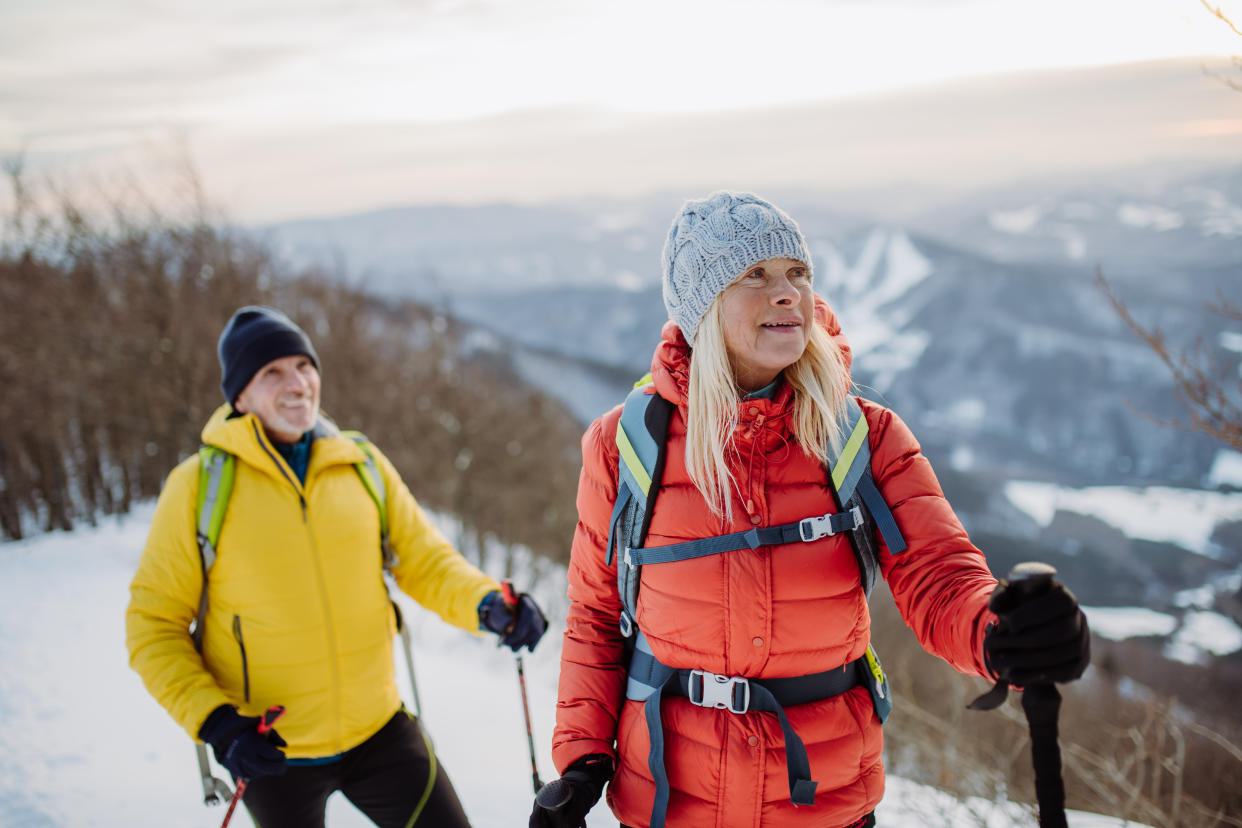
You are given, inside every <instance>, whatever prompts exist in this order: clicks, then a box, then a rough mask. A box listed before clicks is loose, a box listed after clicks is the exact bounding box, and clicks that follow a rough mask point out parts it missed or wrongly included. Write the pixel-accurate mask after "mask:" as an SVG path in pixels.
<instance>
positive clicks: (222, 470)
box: [190, 445, 237, 650]
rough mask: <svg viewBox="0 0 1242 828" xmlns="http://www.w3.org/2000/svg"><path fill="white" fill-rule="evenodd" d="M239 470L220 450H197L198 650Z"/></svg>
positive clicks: (195, 632)
mask: <svg viewBox="0 0 1242 828" xmlns="http://www.w3.org/2000/svg"><path fill="white" fill-rule="evenodd" d="M236 466H237V458H236V457H234V456H233V455H232V454H230V453H229V452H227V451H225V450H224V449H222V448H219V447H218V446H206V445H205V446H200V447H199V449H198V494H197V496H196V503H195V510H194V514H195V515H196V516H197V518H196V521H197V523H196V526H195V532H194V539H195V541H196V543H197V544H198V559H199V565H200V566H201V569H202V575H203V586H202V590H201V593H200V595H199V598H198V613H197V615H196V616H195V618H194V628H193V629H192V630H191V631H190V637H191V638H192V639H193V641H194V646H195V648H196V649H199V650H201V649H202V646H203V618H204V617H205V616H206V614H207V573H208V572H210V571H211V567H212V565H213V564H215V562H216V545H217V544H218V543H219V541H220V527H221V526H223V525H224V514H225V512H227V511H228V508H229V497H230V496H231V495H232V493H233V471H234V469H235V468H236Z"/></svg>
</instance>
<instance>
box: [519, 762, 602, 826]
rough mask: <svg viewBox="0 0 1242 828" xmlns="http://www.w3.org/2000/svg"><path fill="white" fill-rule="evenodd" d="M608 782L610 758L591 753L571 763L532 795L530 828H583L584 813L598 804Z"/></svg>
mask: <svg viewBox="0 0 1242 828" xmlns="http://www.w3.org/2000/svg"><path fill="white" fill-rule="evenodd" d="M609 779H612V759H611V757H609V756H606V755H605V754H603V753H592V754H590V755H589V756H583V757H582V758H580V759H576V760H574V763H573V764H572V765H570V766H569V767H567V768H565V775H564V776H562V777H561V778H560V779H553V780H552V781H551V782H549V783H548V784H546V785H544V786H543V787H542V788H540V789H539V793H538V794H536V795H535V807H534V808H533V809H532V810H531V812H530V828H586V815H587V811H589V810H591V808H592V807H594V805H595V803H596V802H598V801H599V796H600V794H601V793H603V792H604V785H605V784H607V782H608V780H609Z"/></svg>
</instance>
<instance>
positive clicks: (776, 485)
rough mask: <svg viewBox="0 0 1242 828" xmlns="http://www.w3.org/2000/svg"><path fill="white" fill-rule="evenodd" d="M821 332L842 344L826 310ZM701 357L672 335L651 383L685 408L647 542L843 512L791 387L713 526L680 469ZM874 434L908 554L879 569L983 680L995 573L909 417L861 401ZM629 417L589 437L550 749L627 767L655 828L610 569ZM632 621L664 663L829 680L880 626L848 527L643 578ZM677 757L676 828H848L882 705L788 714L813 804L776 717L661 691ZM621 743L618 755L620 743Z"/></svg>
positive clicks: (741, 454)
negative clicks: (805, 438) (803, 431)
mask: <svg viewBox="0 0 1242 828" xmlns="http://www.w3.org/2000/svg"><path fill="white" fill-rule="evenodd" d="M816 315H817V320H818V322H819V324H821V325H822V326H823V327H824V328H825V329H827V330H828V331H829V333H830V334H832V335H833V336H834V337H836V338H837V341H838V342H839V343H840V344H842V345H843V347H845V348H846V355H847V358H848V354H849V351H848V346H847V345H845V342H844V339H843V338H842V337H841V336H840V326H839V324H838V323H837V320H836V317H835V316H834V315H833V314H832V311H831V310H830V309H829V308H828V306H827V304H826V303H823V302H822V301H819V302H818V303H817V308H816ZM689 357H690V351H689V348H688V346H687V345H686V342H685V340H684V339H683V338H682V336H681V332H680V331H679V330H678V329H677V327H676V326H675V325H673V324H672V323H669V324H668V325H666V326H665V329H664V332H663V339H662V341H661V343H660V345H659V347H658V348H657V350H656V353H655V357H654V358H653V365H652V376H653V379H654V382H655V386H656V389H657V390H658V392H659V393H660V395H661V396H663V397H664V398H665V399H668V400H670V401H672V402H674V403H675V404H676V405H677V410H675V411H674V413H673V415H672V418H671V422H670V425H669V429H668V459H667V461H666V466H665V469H664V477H663V486H662V488H661V491H660V496H659V498H658V499H657V500H656V506H655V511H654V514H653V516H652V520H651V528H650V531H649V533H648V535H647V542H646V544H645V545H646V546H662V545H665V544H670V543H679V542H681V541H685V540H690V539H694V538H702V537H709V536H714V535H722V534H726V533H729V532H738V531H745V530H747V529H750V528H751V527H752V526H755V525H757V526H775V525H779V524H783V523H788V522H791V521H795V520H799V519H801V518H804V517H809V516H811V515H818V514H823V513H824V512H827V511H831V510H832V509H833V506H832V497H831V493H830V491H829V489H828V481H827V476H826V472H825V470H824V468H823V467H822V466H821V465H820V463H819V462H818V461H817V460H815V459H814V458H813V457H810V456H809V455H807V454H805V453H804V452H803V451H802V450H801V449H799V448H798V447H797V444H796V443H795V441H794V438H793V435H792V434H791V432H790V422H791V408H792V406H791V400H792V392H791V390H790V388H789V386H788V385H785V386H783V387H782V388H781V389H780V390H778V391H777V392H776V395H775V397H774V398H773V399H770V400H768V399H754V400H746V401H743V402H742V403H741V421H740V423H739V425H738V429H737V431H736V433H735V435H734V445H735V446H736V453H735V454H733V455H731V456H730V464H731V470H732V472H733V474H734V475H735V479H736V482H737V487H738V488H737V491H736V493H735V497H734V503H733V510H734V512H733V519H732V522H731V523H728V524H726V523H725V521H724V520H723V519H720V518H716V517H713V516H712V515H711V513H710V512H709V510H708V508H707V505H706V504H705V502H704V500H703V498H702V496H701V495H700V494H699V492H698V490H697V489H696V488H695V487H694V485H693V484H692V483H691V482H690V479H689V475H688V474H687V472H686V467H685V460H684V451H685V435H686V425H685V404H686V401H685V395H686V387H687V382H688V378H689V370H690V364H689ZM861 405H862V409H863V412H864V414H865V416H866V418H867V423H868V425H869V427H870V430H871V434H870V444H871V452H872V461H871V465H872V470H873V474H874V476H875V480H876V483H877V484H878V485H879V488H880V491H881V492H882V494H883V495H884V499H885V501H886V502H887V503H888V504H889V505H890V507H891V508H892V512H893V516H894V517H895V518H896V520H897V524H898V526H899V528H900V529H901V532H902V534H903V535H904V537H905V539H906V541H907V543H908V548H907V549H906V551H904V552H903V553H901V554H900V555H898V556H895V557H894V556H892V555H890V554H889V552H888V550H887V548H881V552H880V555H881V568H882V571H883V573H884V577H885V578H886V580H887V581H888V585H889V588H890V589H891V591H892V593H893V595H894V597H895V598H896V602H897V606H898V607H899V609H900V610H901V613H902V616H903V617H904V618H905V620H906V622H907V623H908V624H909V625H910V627H911V628H912V629H913V630H914V632H915V634H916V635H917V636H918V639H919V641H920V642H921V643H922V645H923V646H924V647H925V648H926V649H927V650H929V651H931V652H932V653H935V654H936V655H938V656H940V657H942V658H944V659H945V660H947V661H948V662H949V663H951V664H952V665H953V666H954V667H956V668H957V669H958V670H961V671H962V672H965V673H971V674H976V675H986V671H985V667H984V664H983V655H982V653H983V632H984V628H985V626H986V624H987V623H988V622H989V621H991V620H993V618H994V616H992V614H991V613H990V612H989V611H988V610H987V600H988V595H989V594H990V593H991V591H992V588H993V587H994V586H995V584H996V581H995V579H994V578H993V577H992V575H991V573H990V572H989V571H988V568H987V564H986V563H985V561H984V558H983V555H982V554H981V553H980V552H979V550H978V549H976V548H975V547H974V546H973V545H972V544H971V543H970V540H969V539H968V538H967V536H966V532H965V530H963V528H962V526H961V524H960V523H959V522H958V520H957V518H956V516H955V515H954V514H953V511H952V509H951V508H950V507H949V504H948V502H947V501H946V500H945V499H944V495H943V494H942V492H941V490H940V486H939V484H938V483H937V481H936V478H935V475H934V474H933V473H932V469H931V466H930V465H929V464H928V462H927V460H926V458H924V457H923V455H922V453H921V452H920V449H919V445H918V443H917V442H916V441H915V439H914V436H913V435H912V434H911V433H910V431H909V429H907V428H906V426H905V424H904V423H902V421H901V420H899V419H898V418H897V416H896V415H895V414H893V413H892V412H891V411H889V410H887V409H885V408H883V407H881V406H879V405H876V404H874V403H869V402H865V401H862V402H861ZM620 414H621V408H620V406H618V407H617V408H615V409H613V410H612V411H611V412H609V413H608V414H606V415H604V416H603V417H601V418H600V419H599V420H596V421H595V422H594V423H593V424H592V425H591V427H590V429H589V430H588V431H587V433H586V435H585V436H584V437H583V441H582V449H583V469H582V477H581V481H580V483H579V487H578V516H579V522H578V527H577V531H576V533H575V536H574V543H573V550H572V555H571V561H570V569H569V598H570V601H571V604H570V610H569V617H568V621H567V626H566V630H565V639H564V645H563V650H562V661H561V675H560V693H559V699H558V701H557V721H556V730H555V734H554V737H553V755H554V758H555V760H556V764H557V767H558V768H560V769H561V771H562V772H563V771H564V769H565V768H566V767H567V766H568V765H569V764H570V763H571V762H573V761H574V760H575V759H577V758H579V757H581V756H584V755H586V754H591V753H606V754H609V755H612V756H615V757H616V759H617V766H618V767H617V773H616V776H615V778H614V779H613V781H612V783H611V784H610V785H609V787H608V802H609V804H610V805H611V806H612V810H613V812H614V813H615V814H616V815H617V817H618V818H619V819H620V820H621V821H622V822H623V823H625V824H626V825H631V826H646V825H648V823H649V820H650V815H651V805H652V800H653V797H654V792H655V787H654V783H653V781H652V777H651V773H650V771H649V770H648V766H647V755H648V749H649V746H650V741H649V737H648V734H647V727H646V723H645V720H644V718H643V712H642V703H641V702H636V701H627V700H626V699H625V683H626V664H625V663H623V659H624V655H623V653H624V644H623V640H622V637H621V635H620V632H619V630H618V627H617V619H618V616H619V614H620V612H621V603H620V599H619V598H618V595H617V586H616V570H615V569H614V568H613V567H611V566H608V565H606V564H605V555H604V546H605V544H606V542H607V538H608V521H609V517H610V515H611V513H612V506H613V503H614V501H615V499H616V493H617V487H616V480H617V462H618V452H617V447H616V444H615V442H614V438H615V434H616V429H617V422H618V420H619V418H620ZM637 622H638V627H639V628H640V629H641V630H642V631H643V632H644V633H645V634H646V636H647V639H648V640H649V642H650V644H651V648H652V651H653V652H654V653H655V655H656V656H657V658H659V660H660V661H661V662H663V663H664V664H666V665H668V666H670V667H676V668H699V669H703V670H708V671H711V672H714V673H719V674H725V675H739V676H746V677H749V678H772V677H780V676H800V675H804V674H807V673H815V672H819V671H823V670H829V669H832V668H835V667H839V666H841V665H842V664H846V663H848V662H850V661H853V660H854V659H857V658H859V657H860V656H862V655H863V654H864V651H865V650H866V647H867V643H868V641H869V638H870V623H871V620H870V615H869V612H868V608H867V602H866V598H865V596H864V594H863V590H862V586H861V582H860V576H859V571H858V565H857V563H856V562H855V559H854V554H853V551H852V550H851V547H850V544H849V541H848V540H847V539H846V537H845V536H844V535H836V536H830V537H827V538H823V539H821V540H818V541H814V542H811V543H796V544H789V545H781V546H765V547H760V548H758V549H756V550H749V549H743V550H740V551H736V552H729V553H726V554H720V555H711V556H707V557H702V558H695V559H692V560H686V561H679V562H675V563H666V564H658V565H649V566H645V567H643V570H642V586H641V589H640V590H639V595H638V608H637ZM662 710H663V720H664V733H665V748H664V761H665V767H666V769H667V773H668V779H669V784H670V786H671V789H672V792H671V797H670V800H669V806H668V812H667V814H668V817H667V824H668V825H670V826H695V828H700V827H701V826H717V828H725V826H758V825H763V826H783V825H789V826H842V825H848V824H849V823H851V822H853V821H854V820H857V819H858V818H860V817H862V816H863V815H865V814H867V813H868V812H870V811H872V810H873V809H874V808H875V806H876V804H877V803H878V802H879V801H880V797H881V796H882V794H883V792H884V770H883V766H882V764H881V755H880V754H881V747H882V743H883V740H882V736H881V733H880V722H879V720H878V718H877V717H876V716H875V713H874V710H873V707H872V703H871V698H870V696H869V694H868V692H867V690H866V689H865V688H862V687H856V688H854V689H852V690H849V691H847V692H845V693H844V694H842V695H840V696H837V697H835V698H830V699H825V700H822V701H814V702H809V703H806V704H802V705H796V706H792V707H788V708H786V714H787V715H788V717H789V719H790V722H791V723H792V725H793V727H794V730H795V731H796V732H797V733H798V734H799V736H800V737H801V738H802V740H803V742H804V743H805V744H806V748H807V752H808V754H809V757H810V762H811V776H812V778H813V779H815V780H816V781H817V782H818V783H819V785H818V790H817V793H816V797H815V804H814V805H813V806H800V807H795V806H794V805H792V804H791V803H790V801H789V782H788V777H787V775H786V767H785V750H784V739H783V737H782V735H781V729H780V726H779V724H778V723H777V720H776V717H775V716H774V715H772V714H770V713H756V712H751V713H746V714H742V715H736V714H733V713H730V712H728V711H725V710H717V709H711V708H701V707H697V706H695V705H693V704H691V703H690V702H689V701H688V700H687V699H685V698H682V697H667V696H666V697H665V699H664V702H663V707H662ZM614 744H615V748H614Z"/></svg>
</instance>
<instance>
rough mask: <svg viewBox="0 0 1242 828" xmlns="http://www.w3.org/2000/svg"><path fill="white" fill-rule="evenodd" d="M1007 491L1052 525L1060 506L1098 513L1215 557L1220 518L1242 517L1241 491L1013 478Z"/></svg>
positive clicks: (1134, 531)
mask: <svg viewBox="0 0 1242 828" xmlns="http://www.w3.org/2000/svg"><path fill="white" fill-rule="evenodd" d="M1005 497H1006V498H1008V499H1009V502H1010V503H1012V504H1013V505H1014V506H1017V507H1018V508H1019V509H1021V510H1022V511H1024V512H1026V513H1027V514H1028V515H1030V517H1031V519H1032V520H1034V521H1035V522H1036V523H1038V524H1039V525H1040V526H1047V525H1048V524H1050V523H1051V522H1052V518H1053V517H1054V515H1055V514H1056V512H1057V511H1058V510H1065V511H1069V512H1077V513H1078V514H1081V515H1091V516H1092V517H1096V518H1099V519H1100V520H1102V521H1103V522H1105V523H1107V524H1109V525H1110V526H1115V527H1117V528H1118V529H1120V530H1121V531H1123V532H1125V533H1126V535H1128V536H1129V537H1131V538H1143V539H1145V540H1151V541H1166V542H1168V543H1175V544H1177V545H1178V546H1180V547H1182V548H1183V549H1187V550H1189V551H1191V552H1194V553H1197V554H1199V555H1207V556H1209V557H1216V556H1217V554H1218V553H1219V549H1218V548H1216V547H1215V546H1214V545H1213V544H1212V542H1211V537H1212V530H1214V529H1215V528H1216V525H1217V524H1218V523H1224V522H1226V521H1238V520H1242V497H1238V496H1237V495H1236V494H1226V493H1224V492H1210V491H1203V490H1201V489H1175V488H1170V487H1167V486H1149V487H1147V488H1142V489H1140V488H1135V487H1133V486H1088V487H1086V488H1082V489H1073V488H1069V487H1066V486H1058V485H1056V484H1054V483H1036V482H1032V481H1028V480H1014V481H1011V482H1009V483H1006V484H1005Z"/></svg>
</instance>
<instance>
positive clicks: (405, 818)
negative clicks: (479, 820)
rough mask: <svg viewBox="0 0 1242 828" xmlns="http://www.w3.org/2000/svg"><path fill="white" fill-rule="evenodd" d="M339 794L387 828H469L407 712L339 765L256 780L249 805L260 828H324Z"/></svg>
mask: <svg viewBox="0 0 1242 828" xmlns="http://www.w3.org/2000/svg"><path fill="white" fill-rule="evenodd" d="M334 791H340V792H341V793H342V794H344V795H345V798H346V799H348V800H349V801H350V802H352V803H353V804H354V806H355V807H356V808H357V809H358V810H359V811H362V813H364V814H366V816H367V818H368V819H370V820H371V821H372V822H374V823H375V824H376V825H378V826H380V828H411V826H436V828H439V826H445V827H446V828H470V823H469V821H467V819H466V814H465V812H464V811H463V810H462V808H461V802H459V801H458V799H457V792H456V791H454V790H453V783H452V782H450V781H449V778H448V774H446V773H445V772H444V767H443V766H442V765H440V763H439V761H438V760H437V759H436V757H435V754H434V753H433V752H432V750H431V744H430V743H429V742H428V741H427V740H426V739H425V738H424V736H423V731H422V729H421V728H420V727H419V726H418V720H417V719H415V718H414V717H413V716H412V715H410V714H409V713H408V712H406V711H405V710H399V711H397V715H395V716H393V717H392V718H391V719H390V720H389V721H388V724H386V725H384V726H383V727H382V728H380V729H379V732H377V733H376V734H375V735H374V736H372V737H371V738H370V739H367V740H366V741H365V742H363V743H362V744H360V745H358V747H356V748H354V749H353V750H350V751H347V752H346V753H345V755H344V756H342V757H341V758H340V759H338V760H337V761H335V762H329V763H327V764H324V765H313V766H290V768H289V770H288V771H286V772H285V773H283V774H281V775H280V776H264V777H260V778H259V779H255V780H254V781H252V782H251V783H250V784H249V785H247V786H246V793H245V794H244V795H243V796H242V801H243V802H244V803H245V804H246V809H247V810H249V811H250V816H251V818H252V819H253V820H254V823H255V825H256V826H258V828H323V826H324V809H325V807H326V806H327V804H328V797H329V796H331V795H332V793H333V792H334Z"/></svg>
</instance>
